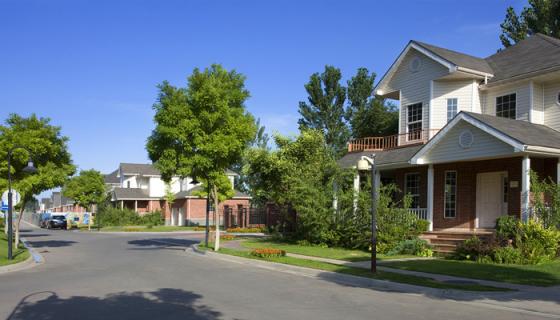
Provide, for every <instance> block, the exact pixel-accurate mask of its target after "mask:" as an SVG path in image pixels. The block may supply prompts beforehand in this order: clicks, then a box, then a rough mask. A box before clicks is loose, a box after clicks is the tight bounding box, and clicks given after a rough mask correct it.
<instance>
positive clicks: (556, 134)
mask: <svg viewBox="0 0 560 320" xmlns="http://www.w3.org/2000/svg"><path fill="white" fill-rule="evenodd" d="M463 112H464V113H465V114H467V115H469V116H471V117H473V118H475V119H477V120H479V121H481V122H483V123H485V124H486V125H488V126H490V127H492V128H494V129H496V130H498V131H500V132H502V133H504V134H505V135H507V136H509V137H511V138H513V139H515V140H517V141H519V142H520V143H522V144H524V145H529V146H539V147H549V148H558V149H560V131H556V130H554V129H551V128H550V127H547V126H545V125H541V124H535V123H530V122H527V121H522V120H513V119H506V118H501V117H495V116H491V115H487V114H479V113H472V112H465V111H463Z"/></svg>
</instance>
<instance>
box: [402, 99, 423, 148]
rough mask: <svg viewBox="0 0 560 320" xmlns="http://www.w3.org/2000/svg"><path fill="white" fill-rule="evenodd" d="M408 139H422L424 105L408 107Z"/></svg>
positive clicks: (418, 104)
mask: <svg viewBox="0 0 560 320" xmlns="http://www.w3.org/2000/svg"><path fill="white" fill-rule="evenodd" d="M406 119H407V124H406V125H407V127H406V128H407V133H408V134H407V138H408V140H409V141H414V140H419V139H421V138H422V103H415V104H411V105H408V106H407V107H406Z"/></svg>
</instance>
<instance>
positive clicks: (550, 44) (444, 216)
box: [340, 34, 560, 232]
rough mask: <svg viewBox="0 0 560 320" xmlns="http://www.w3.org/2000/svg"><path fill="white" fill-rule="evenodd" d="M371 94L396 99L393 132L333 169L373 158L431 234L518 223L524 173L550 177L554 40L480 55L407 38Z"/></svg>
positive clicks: (553, 170) (381, 177)
mask: <svg viewBox="0 0 560 320" xmlns="http://www.w3.org/2000/svg"><path fill="white" fill-rule="evenodd" d="M375 93H376V94H377V95H379V96H381V97H385V98H390V99H395V100H398V101H399V103H400V113H399V134H397V135H394V136H389V137H371V138H362V139H355V140H352V141H350V142H349V144H348V151H349V152H348V154H347V155H346V156H345V157H344V158H343V159H342V160H341V161H340V163H341V164H342V165H344V166H347V167H355V166H356V163H357V161H358V160H359V159H360V158H361V157H362V156H369V155H371V154H372V153H375V154H376V156H375V160H376V163H377V168H378V171H377V172H376V179H377V180H378V181H384V182H395V183H397V185H398V186H399V187H400V189H401V190H402V191H403V192H404V193H407V194H410V195H411V196H412V200H413V207H414V208H415V209H414V210H415V212H416V213H418V214H419V215H420V216H421V217H422V218H425V219H427V220H429V221H430V229H431V230H434V231H450V230H455V231H456V230H463V231H465V230H467V231H468V230H470V231H479V232H480V231H483V230H485V229H492V228H494V226H495V221H496V218H497V217H498V216H500V215H505V214H510V215H516V216H519V217H520V218H522V219H527V217H528V215H529V213H530V210H531V204H530V178H529V173H530V170H533V171H535V172H537V173H538V174H539V176H540V177H541V178H544V177H550V178H551V179H553V180H555V181H556V180H557V179H558V177H559V175H558V172H559V168H560V166H559V158H560V131H559V130H560V40H559V39H555V38H551V37H548V36H545V35H542V34H536V35H533V36H531V37H529V38H527V39H526V40H523V41H521V42H519V43H517V44H516V45H514V46H511V47H509V48H506V49H503V50H502V51H499V52H497V53H496V54H494V55H491V56H489V57H486V58H479V57H474V56H471V55H467V54H464V53H460V52H456V51H452V50H449V49H445V48H440V47H436V46H433V45H429V44H425V43H422V42H418V41H410V42H409V43H408V45H407V46H406V47H405V48H404V50H403V51H402V52H401V53H400V55H399V56H398V57H397V59H396V61H395V62H394V63H393V65H392V66H391V67H390V68H389V70H388V71H387V72H386V73H385V75H384V76H383V77H382V78H381V80H380V81H379V83H378V84H377V86H376V88H375ZM355 180H356V181H355V187H359V175H357V176H356V179H355Z"/></svg>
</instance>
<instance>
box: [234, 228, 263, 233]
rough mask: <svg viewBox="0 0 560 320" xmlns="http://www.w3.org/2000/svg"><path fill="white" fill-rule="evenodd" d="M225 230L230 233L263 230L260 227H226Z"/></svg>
mask: <svg viewBox="0 0 560 320" xmlns="http://www.w3.org/2000/svg"><path fill="white" fill-rule="evenodd" d="M226 231H227V232H231V233H259V232H263V229H262V228H228V229H227V230H226Z"/></svg>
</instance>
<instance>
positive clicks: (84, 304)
mask: <svg viewBox="0 0 560 320" xmlns="http://www.w3.org/2000/svg"><path fill="white" fill-rule="evenodd" d="M201 298H202V296H201V295H199V294H196V293H193V292H190V291H184V290H181V289H168V288H162V289H158V290H157V291H150V292H118V293H113V294H108V295H106V296H104V297H89V296H72V297H69V298H61V297H59V296H58V295H57V294H56V293H55V292H51V291H47V292H36V293H33V294H30V295H28V296H26V297H25V298H23V299H22V300H21V301H20V302H19V304H18V305H17V306H16V308H15V309H14V310H13V311H12V313H11V314H10V316H9V317H8V319H10V320H16V319H35V320H51V319H193V320H203V319H218V318H220V317H221V315H222V314H221V313H220V312H217V311H214V310H212V309H211V308H209V307H207V306H205V305H202V304H198V303H196V302H197V300H199V299H201Z"/></svg>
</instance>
